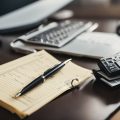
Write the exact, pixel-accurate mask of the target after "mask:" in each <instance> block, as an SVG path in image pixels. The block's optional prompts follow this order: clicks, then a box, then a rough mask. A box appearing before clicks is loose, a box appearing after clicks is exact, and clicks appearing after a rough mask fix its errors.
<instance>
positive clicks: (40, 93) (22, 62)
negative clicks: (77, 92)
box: [0, 50, 92, 118]
mask: <svg viewBox="0 0 120 120" xmlns="http://www.w3.org/2000/svg"><path fill="white" fill-rule="evenodd" d="M58 63H60V62H59V61H58V60H57V59H55V58H54V57H53V56H51V55H50V54H48V53H47V52H46V51H44V50H42V51H40V52H36V53H32V54H30V55H27V56H25V57H22V58H19V59H17V60H14V61H12V62H9V63H6V64H3V65H1V66H0V105H1V106H2V107H4V108H6V109H8V110H9V111H11V112H13V113H16V114H18V116H20V117H21V118H24V117H25V116H29V115H30V114H32V113H33V112H35V111H36V110H38V109H40V108H41V107H42V106H44V105H46V104H47V103H48V102H50V101H51V100H53V99H55V98H56V97H58V96H59V95H60V94H62V93H63V92H65V91H66V90H68V89H71V88H72V86H76V85H79V84H80V83H81V82H83V81H85V80H87V79H89V78H90V77H91V76H92V74H91V73H92V72H91V70H88V69H85V68H82V67H80V66H78V65H75V64H74V63H72V62H69V63H68V64H66V65H65V66H64V67H63V68H62V69H61V70H60V71H59V72H57V73H56V74H55V75H54V76H52V77H50V78H48V80H46V81H45V82H43V83H42V84H40V85H38V86H37V87H35V88H34V89H32V90H31V91H29V92H27V93H26V94H24V95H22V96H20V97H18V98H14V96H15V95H16V93H18V91H20V90H21V89H22V88H23V87H24V86H26V85H27V84H28V83H30V82H31V81H33V80H34V79H35V78H37V77H38V76H40V75H41V74H42V73H44V71H46V70H47V69H48V68H51V67H53V66H54V65H56V64H58ZM73 80H76V81H75V82H74V81H73ZM71 81H72V83H71Z"/></svg>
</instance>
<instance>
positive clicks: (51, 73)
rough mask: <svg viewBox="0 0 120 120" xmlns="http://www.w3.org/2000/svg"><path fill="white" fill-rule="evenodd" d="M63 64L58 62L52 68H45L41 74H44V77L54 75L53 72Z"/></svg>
mask: <svg viewBox="0 0 120 120" xmlns="http://www.w3.org/2000/svg"><path fill="white" fill-rule="evenodd" d="M64 65H65V64H64V63H60V64H58V65H56V66H54V67H53V68H51V69H49V70H47V71H46V72H44V74H43V75H44V76H45V78H47V77H50V76H52V75H54V74H55V73H57V72H58V71H59V70H60V69H61V68H62V67H63V66H64Z"/></svg>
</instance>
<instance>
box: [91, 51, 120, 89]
mask: <svg viewBox="0 0 120 120" xmlns="http://www.w3.org/2000/svg"><path fill="white" fill-rule="evenodd" d="M98 66H99V68H100V70H93V74H94V75H95V77H96V80H100V81H102V82H104V83H105V84H107V85H108V86H110V87H119V86H120V52H119V53H117V54H115V55H113V56H111V57H105V58H101V59H100V60H99V61H98Z"/></svg>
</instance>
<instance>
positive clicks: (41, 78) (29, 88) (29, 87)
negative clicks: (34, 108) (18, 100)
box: [21, 76, 44, 94]
mask: <svg viewBox="0 0 120 120" xmlns="http://www.w3.org/2000/svg"><path fill="white" fill-rule="evenodd" d="M43 81H44V78H43V76H40V77H38V78H36V79H35V80H34V81H32V82H31V83H29V84H28V85H27V86H25V87H24V89H22V91H21V93H22V94H25V93H27V92H28V91H30V90H31V89H33V88H34V87H36V86H37V85H39V84H41V83H43Z"/></svg>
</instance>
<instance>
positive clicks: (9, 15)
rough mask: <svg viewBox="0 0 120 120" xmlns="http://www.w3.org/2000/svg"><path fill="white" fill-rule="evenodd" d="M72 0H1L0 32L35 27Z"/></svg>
mask: <svg viewBox="0 0 120 120" xmlns="http://www.w3.org/2000/svg"><path fill="white" fill-rule="evenodd" d="M71 1H72V0H12V1H10V0H2V1H0V15H1V16H0V33H1V34H3V33H10V32H16V31H20V30H26V29H31V28H35V27H37V26H38V25H40V24H41V23H42V21H43V20H45V19H46V18H48V17H49V16H50V15H52V14H53V13H55V12H56V11H58V10H59V9H61V8H63V7H64V6H65V5H67V4H68V3H70V2H71Z"/></svg>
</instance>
